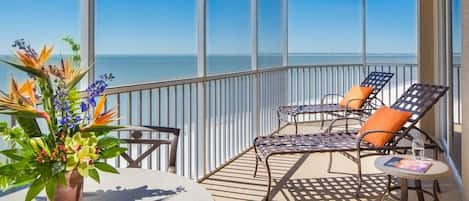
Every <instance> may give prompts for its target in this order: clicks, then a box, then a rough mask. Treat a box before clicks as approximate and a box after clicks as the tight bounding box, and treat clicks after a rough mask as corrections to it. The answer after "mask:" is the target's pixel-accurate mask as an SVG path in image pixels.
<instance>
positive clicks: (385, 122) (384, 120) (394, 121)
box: [358, 106, 412, 147]
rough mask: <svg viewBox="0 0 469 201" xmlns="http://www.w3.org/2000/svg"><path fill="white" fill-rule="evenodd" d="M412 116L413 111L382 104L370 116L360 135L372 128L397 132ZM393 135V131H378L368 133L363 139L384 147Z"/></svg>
mask: <svg viewBox="0 0 469 201" xmlns="http://www.w3.org/2000/svg"><path fill="white" fill-rule="evenodd" d="M411 116H412V112H406V111H401V110H396V109H392V108H389V107H386V106H382V107H380V108H379V109H378V110H376V112H375V113H373V114H372V115H371V116H370V117H369V118H368V120H367V121H366V122H365V125H363V127H362V128H361V129H360V132H359V133H358V135H360V134H361V133H364V132H367V131H371V130H382V131H389V132H397V131H399V130H400V129H401V128H402V127H403V126H404V124H405V123H406V122H407V120H409V118H410V117H411ZM393 137H394V134H391V133H385V132H377V133H371V134H368V135H367V136H365V137H364V138H363V140H364V141H366V142H369V143H370V144H372V145H374V146H376V147H382V146H384V145H385V144H386V143H387V142H388V141H389V140H391V139H392V138H393Z"/></svg>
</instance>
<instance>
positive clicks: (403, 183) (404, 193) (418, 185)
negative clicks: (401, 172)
mask: <svg viewBox="0 0 469 201" xmlns="http://www.w3.org/2000/svg"><path fill="white" fill-rule="evenodd" d="M414 182H415V186H413V187H409V185H408V180H407V179H403V178H401V179H400V186H390V184H388V188H387V190H386V192H385V193H383V194H382V195H381V196H380V197H379V198H378V200H379V201H382V200H383V199H384V197H385V196H386V195H387V194H389V196H391V197H393V198H396V196H394V195H392V194H391V192H392V191H395V190H401V197H400V200H401V201H407V200H408V199H409V196H408V195H409V190H414V191H415V192H416V193H417V198H418V200H419V201H424V200H425V199H424V197H423V195H424V194H427V195H430V196H432V197H433V200H435V201H439V199H438V188H437V185H433V192H430V191H427V190H423V189H422V182H421V181H420V180H414ZM397 199H399V198H397Z"/></svg>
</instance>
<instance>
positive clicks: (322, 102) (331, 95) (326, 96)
mask: <svg viewBox="0 0 469 201" xmlns="http://www.w3.org/2000/svg"><path fill="white" fill-rule="evenodd" d="M329 97H337V98H343V97H344V96H343V95H341V94H326V95H324V96H322V98H321V104H324V103H325V101H326V100H327V98H329Z"/></svg>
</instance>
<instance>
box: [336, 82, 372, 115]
mask: <svg viewBox="0 0 469 201" xmlns="http://www.w3.org/2000/svg"><path fill="white" fill-rule="evenodd" d="M371 92H373V88H372V87H361V86H353V87H352V88H351V89H350V90H349V92H348V93H347V95H345V96H344V98H342V100H341V101H340V103H339V105H340V106H342V107H347V106H348V107H349V108H353V109H360V108H361V107H362V105H363V103H364V102H365V100H366V99H367V98H368V96H370V94H371ZM356 99H359V100H356ZM349 101H350V103H349ZM347 103H348V105H347Z"/></svg>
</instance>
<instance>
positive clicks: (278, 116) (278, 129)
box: [277, 110, 281, 134]
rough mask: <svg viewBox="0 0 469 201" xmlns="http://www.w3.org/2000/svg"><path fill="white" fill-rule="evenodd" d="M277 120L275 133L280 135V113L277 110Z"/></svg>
mask: <svg viewBox="0 0 469 201" xmlns="http://www.w3.org/2000/svg"><path fill="white" fill-rule="evenodd" d="M277 120H278V127H277V133H278V134H280V124H281V122H280V111H278V110H277Z"/></svg>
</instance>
